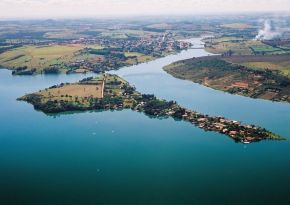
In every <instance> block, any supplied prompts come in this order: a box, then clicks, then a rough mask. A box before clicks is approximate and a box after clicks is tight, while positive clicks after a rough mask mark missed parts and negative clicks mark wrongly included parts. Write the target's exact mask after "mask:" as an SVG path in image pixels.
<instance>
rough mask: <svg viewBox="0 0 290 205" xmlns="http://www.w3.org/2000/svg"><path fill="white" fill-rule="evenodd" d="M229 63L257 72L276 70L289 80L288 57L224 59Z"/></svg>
mask: <svg viewBox="0 0 290 205" xmlns="http://www.w3.org/2000/svg"><path fill="white" fill-rule="evenodd" d="M225 59H226V60H227V61H229V62H231V63H236V64H239V65H243V66H246V67H248V68H251V69H258V70H265V69H268V70H276V71H279V72H280V73H281V74H283V75H284V76H287V77H289V78H290V55H289V54H285V55H264V56H232V57H227V58H225Z"/></svg>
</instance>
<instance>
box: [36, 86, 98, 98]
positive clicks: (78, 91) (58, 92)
mask: <svg viewBox="0 0 290 205" xmlns="http://www.w3.org/2000/svg"><path fill="white" fill-rule="evenodd" d="M40 94H41V95H43V96H44V97H52V96H53V97H61V96H66V95H67V96H73V97H75V96H77V97H83V98H84V97H94V98H102V97H103V85H102V84H98V85H86V84H70V85H64V86H63V87H59V88H53V89H49V90H48V91H41V92H40Z"/></svg>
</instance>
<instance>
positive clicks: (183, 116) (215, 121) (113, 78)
mask: <svg viewBox="0 0 290 205" xmlns="http://www.w3.org/2000/svg"><path fill="white" fill-rule="evenodd" d="M18 100H22V101H26V102H29V103H31V104H33V106H34V108H35V109H36V110H41V111H43V112H44V113H47V114H49V113H61V112H66V111H87V110H101V111H103V110H122V109H132V110H134V111H138V112H143V113H145V114H146V115H148V116H150V117H158V118H168V117H173V118H174V119H176V120H184V121H188V122H190V123H192V124H193V125H195V126H198V127H199V128H201V129H204V130H206V131H214V132H219V133H222V134H224V135H227V136H229V137H230V138H231V139H233V140H234V141H235V142H241V143H251V142H258V141H261V140H284V138H283V137H281V136H279V135H276V134H274V133H272V132H270V131H268V130H266V129H264V128H261V127H258V126H255V125H244V124H242V123H240V122H238V121H234V120H228V119H225V118H224V117H221V116H219V117H211V116H208V115H205V114H201V113H198V112H196V111H192V110H188V109H185V108H183V107H181V106H179V105H178V104H177V103H176V102H174V101H165V100H160V99H157V98H156V97H155V96H154V95H148V94H141V93H139V92H137V91H136V89H135V88H134V87H133V86H131V85H130V84H129V83H128V82H127V81H125V80H124V79H122V78H120V77H119V76H117V75H112V74H103V75H100V76H98V77H95V78H93V77H89V78H85V79H83V80H81V81H79V82H77V83H62V84H60V85H55V86H52V87H50V88H47V89H45V90H41V91H39V92H36V93H32V94H27V95H25V96H23V97H20V98H18Z"/></svg>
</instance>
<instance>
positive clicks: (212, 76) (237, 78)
mask: <svg viewBox="0 0 290 205" xmlns="http://www.w3.org/2000/svg"><path fill="white" fill-rule="evenodd" d="M248 58H251V57H248ZM248 58H246V57H245V56H244V57H242V56H239V57H222V56H210V57H201V58H192V59H188V60H183V61H179V62H176V63H173V64H171V65H168V66H165V67H164V70H165V71H166V72H168V73H169V74H171V75H173V76H174V77H177V78H181V79H186V80H191V81H193V82H195V83H199V84H202V85H205V86H208V87H211V88H214V89H217V90H222V91H225V92H229V93H232V94H238V95H243V96H248V97H252V98H261V99H267V100H273V101H285V102H290V78H288V77H287V76H285V75H282V74H280V73H279V72H278V71H275V70H274V71H273V70H270V69H266V70H261V69H251V68H248V67H245V66H243V65H238V64H234V63H231V62H230V61H233V62H238V59H240V62H243V61H247V60H248ZM272 58H273V56H272ZM284 58H289V56H286V57H285V56H284ZM267 59H268V58H267ZM252 60H254V59H253V58H252ZM259 60H261V57H260V59H259Z"/></svg>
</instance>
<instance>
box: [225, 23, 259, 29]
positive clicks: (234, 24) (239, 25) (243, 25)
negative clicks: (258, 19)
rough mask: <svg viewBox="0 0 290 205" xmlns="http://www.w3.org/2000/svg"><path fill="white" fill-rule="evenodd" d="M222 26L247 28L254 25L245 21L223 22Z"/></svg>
mask: <svg viewBox="0 0 290 205" xmlns="http://www.w3.org/2000/svg"><path fill="white" fill-rule="evenodd" d="M221 27H224V28H231V29H247V28H252V27H253V26H252V25H250V24H245V23H230V24H222V25H221Z"/></svg>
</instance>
